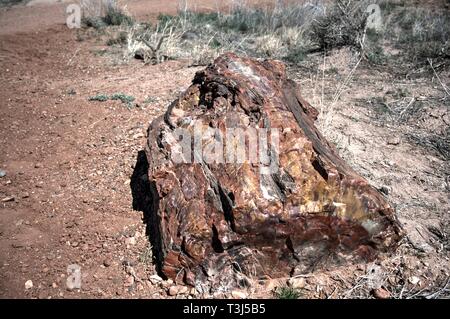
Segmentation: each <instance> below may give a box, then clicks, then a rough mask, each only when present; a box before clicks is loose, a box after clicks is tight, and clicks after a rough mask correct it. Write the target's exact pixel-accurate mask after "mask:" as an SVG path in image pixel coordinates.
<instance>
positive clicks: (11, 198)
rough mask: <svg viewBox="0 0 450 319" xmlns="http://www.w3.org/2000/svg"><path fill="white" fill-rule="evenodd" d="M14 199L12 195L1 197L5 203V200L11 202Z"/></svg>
mask: <svg viewBox="0 0 450 319" xmlns="http://www.w3.org/2000/svg"><path fill="white" fill-rule="evenodd" d="M14 200H15V198H14V196H8V197H5V198H3V199H2V202H3V203H6V202H13V201H14Z"/></svg>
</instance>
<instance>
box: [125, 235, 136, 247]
mask: <svg viewBox="0 0 450 319" xmlns="http://www.w3.org/2000/svg"><path fill="white" fill-rule="evenodd" d="M125 244H126V245H127V246H134V245H136V238H134V237H128V238H126V239H125Z"/></svg>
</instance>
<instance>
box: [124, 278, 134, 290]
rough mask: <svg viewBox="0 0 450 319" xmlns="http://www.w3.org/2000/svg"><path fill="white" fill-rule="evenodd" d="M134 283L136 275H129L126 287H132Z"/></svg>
mask: <svg viewBox="0 0 450 319" xmlns="http://www.w3.org/2000/svg"><path fill="white" fill-rule="evenodd" d="M133 285H134V276H131V275H130V276H128V277H127V280H126V282H125V287H131V286H133Z"/></svg>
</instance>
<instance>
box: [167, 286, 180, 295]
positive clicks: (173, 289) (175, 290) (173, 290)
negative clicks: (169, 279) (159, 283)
mask: <svg viewBox="0 0 450 319" xmlns="http://www.w3.org/2000/svg"><path fill="white" fill-rule="evenodd" d="M167 293H168V294H169V296H176V295H177V294H178V287H177V286H172V287H170V288H169V290H168V291H167Z"/></svg>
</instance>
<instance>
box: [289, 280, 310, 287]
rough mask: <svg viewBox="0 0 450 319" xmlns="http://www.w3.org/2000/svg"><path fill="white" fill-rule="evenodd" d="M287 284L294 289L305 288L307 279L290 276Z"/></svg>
mask: <svg viewBox="0 0 450 319" xmlns="http://www.w3.org/2000/svg"><path fill="white" fill-rule="evenodd" d="M287 284H288V285H289V287H292V288H294V289H303V288H305V286H306V280H305V278H290V279H289V280H288V282H287Z"/></svg>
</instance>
